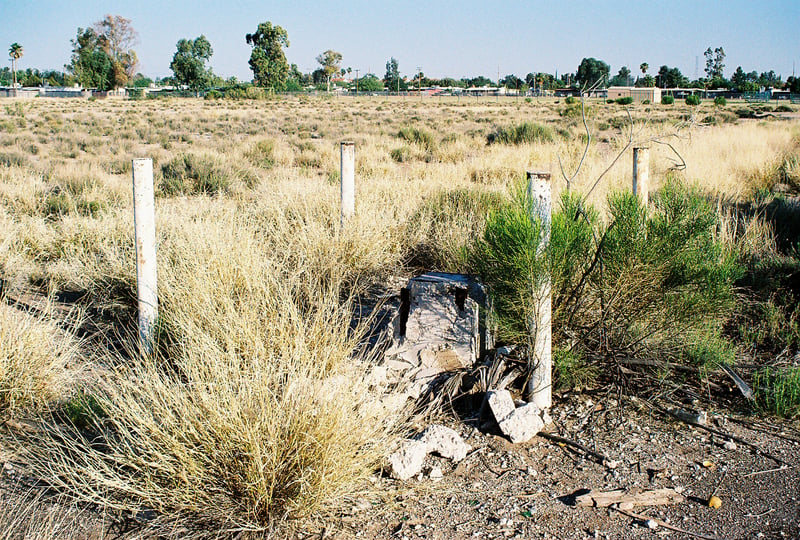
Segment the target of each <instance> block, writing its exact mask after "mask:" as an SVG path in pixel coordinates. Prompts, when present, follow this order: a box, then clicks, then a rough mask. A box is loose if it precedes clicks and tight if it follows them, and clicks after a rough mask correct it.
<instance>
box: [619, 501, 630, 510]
mask: <svg viewBox="0 0 800 540" xmlns="http://www.w3.org/2000/svg"><path fill="white" fill-rule="evenodd" d="M619 509H620V510H633V503H632V502H630V501H624V502H621V503H619Z"/></svg>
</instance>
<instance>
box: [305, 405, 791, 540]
mask: <svg viewBox="0 0 800 540" xmlns="http://www.w3.org/2000/svg"><path fill="white" fill-rule="evenodd" d="M709 416H710V418H709V427H713V428H714V429H717V430H719V431H723V432H726V433H729V434H732V435H734V436H735V437H739V438H741V439H743V440H745V441H748V442H751V443H753V444H755V445H757V446H758V447H759V448H760V449H762V450H764V451H765V452H766V453H769V454H771V455H772V456H774V457H776V458H778V459H780V460H782V461H784V462H785V463H786V465H784V467H783V468H781V464H779V463H777V462H776V461H774V460H773V459H770V458H768V457H764V456H763V455H759V454H758V453H756V451H755V450H753V449H752V448H750V447H748V446H746V445H744V444H742V443H735V449H731V448H733V446H732V445H731V444H730V441H728V440H727V439H726V438H725V437H721V436H719V435H716V434H713V433H709V432H707V431H704V430H701V429H698V428H696V427H693V426H690V425H687V424H684V423H682V422H678V421H676V420H674V419H672V418H670V417H668V416H665V415H664V414H662V413H649V412H647V410H646V409H645V407H644V403H643V402H642V401H641V400H636V399H633V400H629V399H623V403H622V404H620V403H619V402H618V401H617V400H615V399H611V398H605V399H603V398H598V397H597V396H594V397H593V396H587V395H571V396H567V397H565V398H564V399H563V400H561V401H560V402H558V403H556V404H555V407H554V410H553V418H554V421H555V425H556V431H557V432H558V433H560V434H561V435H562V436H564V437H566V438H568V439H571V440H573V441H576V442H580V443H581V444H583V445H584V446H586V447H588V448H591V449H593V450H595V451H597V452H599V453H602V454H604V455H606V456H608V457H609V458H611V459H613V460H617V461H619V465H618V466H617V467H616V468H615V469H610V468H607V467H605V466H603V465H601V464H599V463H597V462H595V461H594V460H592V458H590V457H587V456H586V455H585V454H584V453H583V452H581V451H579V450H576V449H573V448H572V447H571V446H568V445H567V446H562V445H560V444H558V443H554V442H552V441H550V440H547V439H544V438H542V437H535V438H534V439H533V440H532V441H530V442H529V443H526V444H517V445H513V444H511V443H510V442H508V440H507V439H506V438H504V437H503V436H502V435H501V434H500V433H499V432H495V431H494V430H493V429H489V430H488V432H482V431H481V430H479V429H478V428H479V426H478V425H477V418H472V419H467V420H465V421H464V422H459V423H457V424H456V423H451V424H450V425H451V427H453V428H455V429H456V430H457V431H459V432H460V433H461V435H462V436H463V437H464V439H465V440H466V441H467V442H468V443H469V444H470V445H471V446H472V448H473V450H472V452H471V453H470V454H468V457H467V458H466V459H464V460H463V461H462V462H461V463H459V464H457V465H455V464H452V463H450V462H449V461H448V460H445V459H442V458H438V457H436V456H428V458H427V459H428V460H429V462H428V463H426V469H423V471H424V472H428V473H429V472H430V470H431V468H435V467H440V468H441V469H442V471H443V472H444V477H443V478H442V479H440V480H438V481H437V480H434V479H431V478H429V477H427V476H423V477H422V478H418V479H413V480H410V481H408V482H399V481H396V480H392V479H390V478H388V477H387V476H385V475H384V476H377V475H376V477H375V478H374V483H375V484H376V485H377V487H378V488H379V490H380V493H381V495H382V497H383V500H384V502H383V503H380V504H375V503H370V502H369V501H367V500H362V501H356V502H355V504H354V507H353V511H352V513H351V515H348V516H343V517H342V518H340V519H338V520H332V521H331V522H330V523H328V524H327V525H326V527H325V528H324V529H323V530H320V531H318V532H317V534H318V535H319V536H317V537H319V538H328V537H330V538H340V537H352V538H385V539H395V538H400V539H409V540H410V539H417V538H431V539H450V538H552V539H582V538H609V539H613V538H696V537H698V536H697V535H700V536H699V537H703V536H704V537H707V538H727V539H751V538H800V502H799V501H798V497H800V472H798V469H797V467H798V466H799V465H800V432H798V429H797V427H796V426H792V425H791V424H789V423H786V422H782V423H770V422H765V421H762V420H752V419H750V418H739V417H733V416H730V415H726V414H716V415H714V414H712V415H709ZM725 442H728V445H727V448H728V449H726V448H725ZM423 474H424V473H423ZM629 488H640V489H643V490H649V489H657V488H675V490H677V491H679V492H681V493H682V494H683V495H684V496H685V497H686V500H685V502H683V503H679V504H674V505H669V506H661V507H649V508H647V507H645V508H642V507H637V508H634V510H633V512H635V513H637V514H640V515H645V516H647V517H650V518H655V519H656V520H660V521H661V522H664V523H667V524H669V525H672V526H675V527H678V528H680V529H683V530H685V531H687V532H686V533H681V532H676V531H671V530H668V529H667V528H665V527H664V526H658V527H657V528H655V529H650V528H648V527H647V525H646V522H645V521H644V520H642V519H636V518H632V517H630V516H627V515H623V514H622V513H620V512H618V511H616V510H611V509H607V508H592V507H577V506H575V500H574V498H575V495H576V494H580V493H581V491H582V490H588V489H600V490H603V491H610V490H616V489H629ZM712 493H716V495H717V496H718V497H719V498H720V499H721V500H722V506H721V507H720V508H719V509H713V508H709V507H708V504H707V502H708V499H709V497H710V496H711V495H712Z"/></svg>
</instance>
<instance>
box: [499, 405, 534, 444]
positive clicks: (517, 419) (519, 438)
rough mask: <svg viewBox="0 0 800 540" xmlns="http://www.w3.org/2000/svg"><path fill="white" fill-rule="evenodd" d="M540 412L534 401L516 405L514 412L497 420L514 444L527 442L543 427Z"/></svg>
mask: <svg viewBox="0 0 800 540" xmlns="http://www.w3.org/2000/svg"><path fill="white" fill-rule="evenodd" d="M540 414H541V411H540V410H539V407H537V406H536V404H534V403H528V404H526V405H523V406H522V407H517V408H516V409H515V410H514V412H512V413H511V414H509V415H508V416H507V417H506V418H505V419H503V420H502V421H501V422H499V424H500V430H501V431H502V432H503V434H505V435H506V436H508V438H509V439H511V442H512V443H514V444H517V443H524V442H528V441H529V440H531V439H532V438H533V437H534V436H536V434H537V433H539V432H540V431H541V430H542V428H543V427H544V422H543V421H542V417H541V416H540Z"/></svg>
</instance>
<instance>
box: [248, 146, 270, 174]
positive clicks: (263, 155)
mask: <svg viewBox="0 0 800 540" xmlns="http://www.w3.org/2000/svg"><path fill="white" fill-rule="evenodd" d="M247 157H248V159H249V160H250V162H251V163H252V164H253V165H255V166H256V167H261V168H262V169H269V168H271V167H272V166H273V165H275V141H274V140H272V139H263V140H261V141H258V142H257V143H255V144H254V145H253V146H252V148H251V149H250V151H249V152H247Z"/></svg>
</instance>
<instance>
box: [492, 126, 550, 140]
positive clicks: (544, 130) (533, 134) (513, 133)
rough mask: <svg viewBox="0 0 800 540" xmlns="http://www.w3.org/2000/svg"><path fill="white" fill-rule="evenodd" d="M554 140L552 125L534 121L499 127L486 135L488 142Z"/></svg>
mask: <svg viewBox="0 0 800 540" xmlns="http://www.w3.org/2000/svg"><path fill="white" fill-rule="evenodd" d="M554 140H555V135H554V134H553V130H552V129H551V128H550V127H548V126H543V125H541V124H534V123H533V122H523V123H521V124H517V125H516V126H507V127H498V128H496V129H495V130H494V131H493V132H491V133H489V135H488V136H487V137H486V142H487V144H495V143H500V144H532V143H544V142H553V141H554Z"/></svg>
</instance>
